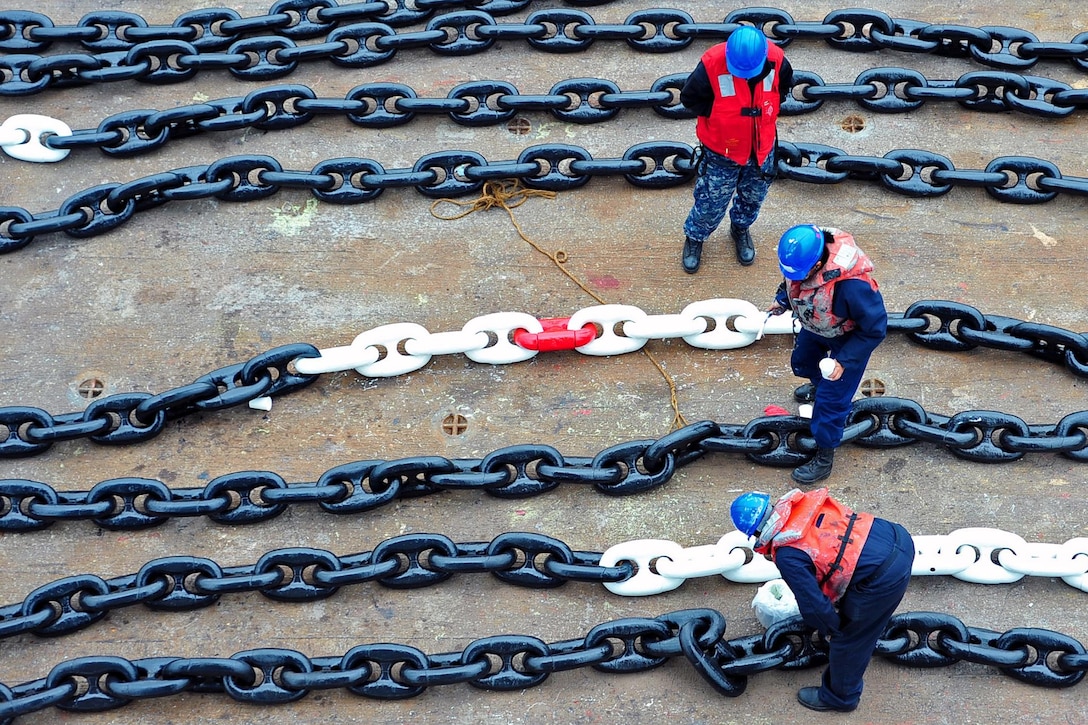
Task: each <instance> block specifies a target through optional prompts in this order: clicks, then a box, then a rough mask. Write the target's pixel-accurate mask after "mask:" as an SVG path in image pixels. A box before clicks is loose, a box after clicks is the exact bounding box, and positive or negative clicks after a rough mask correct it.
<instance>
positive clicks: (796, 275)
mask: <svg viewBox="0 0 1088 725" xmlns="http://www.w3.org/2000/svg"><path fill="white" fill-rule="evenodd" d="M823 253H824V233H823V232H822V231H821V230H820V228H819V227H816V226H813V225H811V224H801V225H799V226H796V227H790V228H789V229H787V230H786V233H785V234H783V235H782V238H781V239H779V240H778V266H779V268H781V270H782V275H783V276H784V277H785V278H786V279H792V280H793V281H795V282H796V281H800V280H802V279H804V278H805V277H807V276H808V273H809V272H810V271H811V270H812V268H813V267H815V266H816V263H817V262H819V261H820V257H822V256H823Z"/></svg>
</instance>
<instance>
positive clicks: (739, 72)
mask: <svg viewBox="0 0 1088 725" xmlns="http://www.w3.org/2000/svg"><path fill="white" fill-rule="evenodd" d="M766 62H767V38H765V37H764V36H763V33H761V32H759V31H758V30H756V29H755V28H753V27H751V26H750V25H743V26H741V27H739V28H737V29H736V30H734V31H733V33H732V35H730V36H729V38H728V40H726V43H725V67H726V68H728V69H729V72H730V73H732V74H733V75H735V76H737V77H738V78H753V77H755V76H756V75H758V74H759V72H760V71H761V70H763V64H764V63H766Z"/></svg>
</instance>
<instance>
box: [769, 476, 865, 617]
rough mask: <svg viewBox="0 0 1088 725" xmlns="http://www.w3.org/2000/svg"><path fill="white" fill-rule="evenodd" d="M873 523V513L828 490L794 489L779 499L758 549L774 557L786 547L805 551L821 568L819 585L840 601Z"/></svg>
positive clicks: (817, 566) (818, 570)
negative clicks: (851, 505) (855, 508)
mask: <svg viewBox="0 0 1088 725" xmlns="http://www.w3.org/2000/svg"><path fill="white" fill-rule="evenodd" d="M872 527H873V515H872V514H866V513H857V512H855V511H853V510H851V509H850V508H848V507H846V506H844V505H842V504H841V503H839V502H838V501H836V500H835V499H833V498H831V496H830V495H829V494H828V491H827V489H826V488H818V489H816V490H815V491H809V492H808V493H802V492H801V491H800V490H799V489H796V488H795V489H793V490H792V491H790V492H789V493H787V494H786V495H785V496H783V497H782V498H780V499H778V501H776V502H775V504H774V509H773V511H772V512H771V515H770V517H769V518H768V519H767V522H766V523H765V524H764V527H763V531H762V532H761V533H760V535H759V540H758V541H757V542H756V545H755V547H754V548H755V551H756V552H757V553H759V554H770V555H771V558H772V559H773V558H774V554H775V551H776V550H778V549H779V548H780V547H783V546H790V547H793V548H794V549H800V550H801V551H803V552H805V553H806V554H808V556H809V558H810V559H812V563H813V564H814V565H815V566H816V579H817V581H818V582H819V584H820V589H821V590H822V591H823V593H824V594H826V595H827V598H828V599H830V600H831V601H832V602H837V601H839V599H841V598H842V595H843V594H845V593H846V587H847V586H848V585H849V584H850V579H851V578H852V577H853V576H854V569H855V568H857V564H858V557H859V556H860V555H861V549H862V547H864V546H865V540H866V539H868V538H869V530H870V529H871V528H872Z"/></svg>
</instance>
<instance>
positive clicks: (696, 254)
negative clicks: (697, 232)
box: [681, 237, 703, 274]
mask: <svg viewBox="0 0 1088 725" xmlns="http://www.w3.org/2000/svg"><path fill="white" fill-rule="evenodd" d="M702 256H703V243H702V242H697V241H695V240H694V239H692V238H691V237H684V256H683V259H682V260H681V261H682V262H683V265H684V271H685V272H687V273H688V274H695V273H696V272H698V271H699V260H700V259H701V258H702Z"/></svg>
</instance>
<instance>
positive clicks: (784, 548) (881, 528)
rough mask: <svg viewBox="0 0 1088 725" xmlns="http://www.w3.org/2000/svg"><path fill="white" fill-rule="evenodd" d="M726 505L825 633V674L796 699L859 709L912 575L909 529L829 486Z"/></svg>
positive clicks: (751, 496) (815, 706) (752, 496)
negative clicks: (844, 499)
mask: <svg viewBox="0 0 1088 725" xmlns="http://www.w3.org/2000/svg"><path fill="white" fill-rule="evenodd" d="M729 513H730V516H731V517H732V519H733V524H734V525H735V526H736V527H737V529H738V530H739V531H741V532H742V533H744V534H746V535H747V536H754V537H756V541H755V544H754V545H753V547H752V548H753V549H754V550H755V551H756V552H757V553H759V554H763V555H764V556H766V557H767V558H769V559H771V560H772V561H773V562H774V563H775V566H777V567H778V571H779V573H780V574H781V576H782V579H783V580H784V581H785V582H786V584H787V585H788V586H789V588H790V590H791V591H792V592H793V594H794V596H795V597H796V599H797V608H798V609H799V610H800V612H801V616H802V617H803V618H804V621H805V624H807V625H808V626H810V627H812V628H813V629H815V630H816V631H817V632H818V633H819V635H820V637H821V638H822V639H825V640H827V643H828V666H827V669H826V670H825V671H824V674H823V682H822V684H821V685H820V686H819V687H803V688H801V690H800V691H798V693H797V699H798V701H799V702H800V703H801V704H802V705H804V706H805V707H807V708H809V709H810V710H833V711H838V712H850V711H851V710H854V709H856V708H857V706H858V701H859V700H860V699H861V691H862V687H863V681H862V676H863V675H864V674H865V669H866V668H867V667H868V666H869V660H870V659H871V658H872V655H873V650H874V648H875V647H876V643H877V640H878V639H879V638H880V636H881V634H883V632H884V629H885V628H886V627H887V625H888V622H889V620H890V619H891V617H892V615H893V614H894V613H895V610H896V607H898V606H899V603H900V602H901V601H902V600H903V594H904V593H905V592H906V590H907V584H908V583H909V582H910V576H911V566H912V565H913V563H914V542H913V541H912V539H911V538H910V534H908V533H907V530H906V529H904V528H903V527H902V526H900V525H899V524H897V523H893V522H891V521H887V520H885V519H881V518H877V517H875V516H873V515H872V514H867V513H860V512H855V511H853V510H851V509H850V508H849V507H847V506H845V505H843V504H842V503H840V502H838V501H836V500H835V499H833V498H831V496H830V495H829V493H828V490H827V489H826V488H819V489H816V490H814V491H809V492H807V493H804V492H802V491H800V490H799V489H793V490H792V491H790V492H789V493H787V494H786V495H784V496H782V497H781V498H780V499H778V501H776V502H775V503H774V505H773V506H772V505H771V497H770V496H768V495H767V494H765V493H757V492H751V493H746V494H743V495H741V496H738V497H737V498H736V500H734V501H733V503H732V505H731V506H730V510H729Z"/></svg>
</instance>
